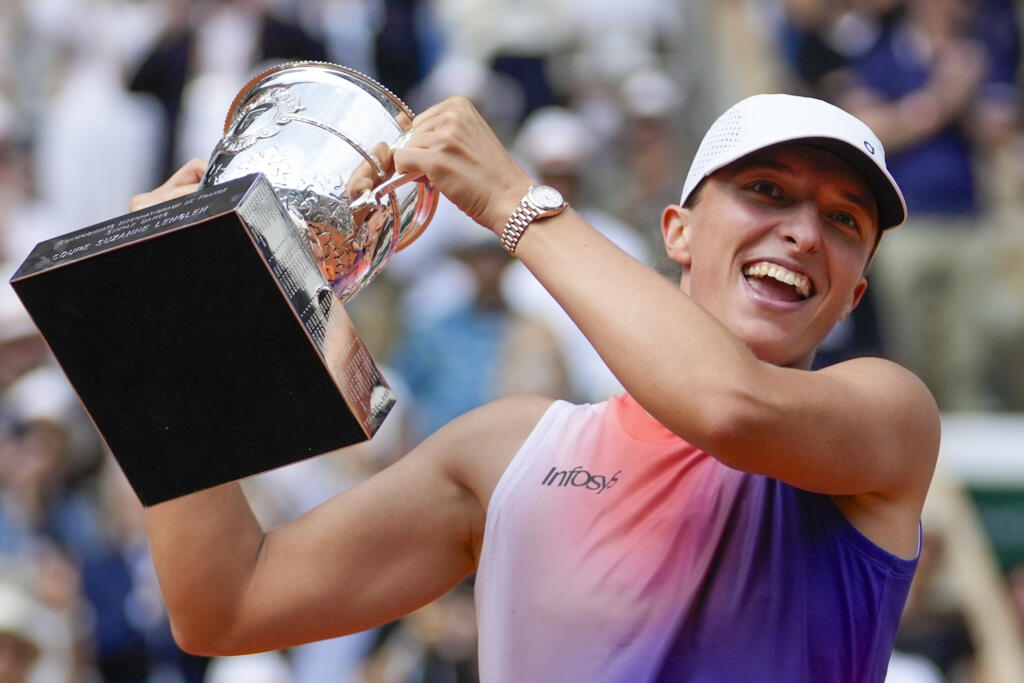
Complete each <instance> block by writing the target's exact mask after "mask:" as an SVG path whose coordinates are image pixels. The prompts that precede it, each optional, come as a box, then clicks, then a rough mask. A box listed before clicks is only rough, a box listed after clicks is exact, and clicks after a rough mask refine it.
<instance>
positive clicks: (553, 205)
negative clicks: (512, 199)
mask: <svg viewBox="0 0 1024 683" xmlns="http://www.w3.org/2000/svg"><path fill="white" fill-rule="evenodd" d="M567 206H569V203H568V202H566V201H565V198H564V197H562V193H561V192H559V191H558V190H556V189H555V188H553V187H551V186H549V185H534V186H532V187H531V188H530V189H529V190H527V191H526V195H525V196H524V197H523V201H521V202H519V206H518V207H516V210H515V211H513V212H512V215H511V216H510V217H509V219H508V221H507V222H506V223H505V229H504V231H503V232H502V233H501V246H503V247H505V251H507V252H508V253H509V254H511V255H512V256H515V255H516V245H518V244H519V239H520V238H521V237H522V236H523V233H524V232H526V229H527V228H528V227H530V224H531V223H533V222H534V221H536V220H539V219H541V218H547V217H548V216H555V215H557V214H560V213H561V212H562V211H564V210H565V208H566V207H567Z"/></svg>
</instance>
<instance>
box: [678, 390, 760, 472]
mask: <svg viewBox="0 0 1024 683" xmlns="http://www.w3.org/2000/svg"><path fill="white" fill-rule="evenodd" d="M765 412H766V411H765V410H764V406H763V403H762V402H761V401H760V400H759V398H758V397H757V396H755V395H753V394H752V393H751V392H749V391H746V390H745V389H738V390H734V391H728V390H727V391H720V392H718V393H717V394H716V395H715V396H714V397H713V398H710V399H709V400H707V401H705V402H704V403H703V405H702V406H701V410H700V416H699V423H700V428H699V430H698V431H699V434H700V438H701V443H695V444H694V445H695V446H697V447H699V448H701V449H702V450H704V451H706V452H707V453H708V454H710V455H712V456H713V457H714V458H715V459H716V460H718V461H719V462H721V463H722V464H724V465H727V466H729V467H731V468H733V469H737V470H743V471H750V461H751V457H750V456H751V455H752V454H754V455H756V453H757V451H758V450H759V449H762V448H765V447H769V446H770V444H769V443H766V439H770V436H768V435H766V434H765V430H764V429H763V427H764V425H765V424H767V423H768V421H767V420H766V418H765Z"/></svg>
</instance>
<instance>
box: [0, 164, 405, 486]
mask: <svg viewBox="0 0 1024 683" xmlns="http://www.w3.org/2000/svg"><path fill="white" fill-rule="evenodd" d="M304 248H305V247H304V245H303V244H302V242H301V239H300V238H299V237H298V233H297V232H296V231H295V230H294V228H293V227H292V225H291V224H290V223H289V222H288V220H287V218H286V217H285V214H284V213H283V210H282V209H281V208H280V204H279V203H278V202H277V200H276V198H274V197H273V194H272V190H270V187H269V184H267V182H266V180H265V179H264V178H263V177H262V176H250V177H247V178H243V179H240V180H236V181H232V182H229V183H225V184H224V185H220V186H217V187H214V188H210V189H209V190H206V191H203V192H200V193H197V194H195V195H192V196H191V197H188V198H185V199H184V200H176V201H175V202H168V203H166V204H162V205H159V206H156V207H152V208H150V209H147V210H145V211H141V212H136V213H135V214H129V215H128V216H127V217H122V218H120V219H115V220H114V221H110V222H109V223H107V224H103V225H101V226H99V227H94V228H90V229H86V230H83V231H79V232H77V233H71V234H70V235H67V236H65V237H64V238H58V239H57V240H51V241H50V242H49V243H43V244H40V245H39V246H37V248H36V249H35V250H34V251H33V252H32V255H30V257H29V259H28V260H26V262H25V264H24V265H23V266H22V268H21V269H20V270H19V271H18V273H17V274H16V275H15V276H14V278H13V279H12V285H13V286H14V288H15V290H16V291H17V293H18V295H19V296H20V297H21V299H22V301H23V302H24V304H25V307H26V308H27V309H28V311H29V313H30V314H31V315H32V318H33V319H34V321H35V323H36V325H37V326H38V327H39V330H40V331H41V332H42V334H43V337H44V338H45V339H46V341H47V343H48V344H49V346H50V348H51V350H52V351H53V354H54V355H55V357H56V358H57V360H58V361H59V363H60V364H61V366H62V368H63V369H64V371H65V373H66V374H67V376H68V379H69V380H70V382H71V384H72V385H73V387H74V388H75V390H76V391H77V393H78V395H79V398H80V399H81V401H82V403H83V404H84V406H85V408H86V410H87V411H88V413H89V415H90V417H91V418H92V420H93V422H94V424H95V425H96V427H97V428H98V430H99V431H100V433H101V435H102V436H103V438H104V440H105V442H106V444H107V446H108V447H109V449H110V451H111V452H112V453H113V454H114V456H115V458H116V459H117V461H118V463H119V464H120V466H121V468H122V469H123V470H124V472H125V474H126V475H127V477H128V480H129V481H130V483H131V485H132V486H133V488H134V489H135V492H136V493H137V494H138V496H139V499H140V500H141V501H142V503H143V504H144V505H147V506H148V505H153V504H155V503H159V502H161V501H165V500H168V499H171V498H175V497H178V496H181V495H183V494H186V493H191V492H193V491H198V490H201V489H205V488H208V487H211V486H214V485H217V484H221V483H224V482H228V481H232V480H236V479H240V478H242V477H246V476H249V475H252V474H255V473H258V472H262V471H265V470H269V469H272V468H276V467H279V466H282V465H285V464H288V463H291V462H294V461H297V460H301V459H304V458H308V457H311V456H314V455H318V454H321V453H325V452H328V451H332V450H336V449H338V448H341V447H343V446H347V445H350V444H352V443H355V442H358V441H362V440H365V439H366V438H368V437H369V436H371V435H372V434H373V432H374V431H375V429H376V428H377V426H379V424H380V422H381V420H383V418H384V416H385V415H386V414H387V411H388V410H389V409H390V407H391V404H392V403H393V401H394V397H393V394H391V392H390V390H389V389H388V388H387V385H386V383H385V382H384V381H383V379H382V378H381V376H380V374H379V372H378V371H377V368H376V366H375V365H374V363H373V360H372V358H371V357H370V355H369V353H368V352H367V351H366V348H365V346H364V345H363V344H362V342H361V340H360V339H359V337H358V335H357V334H356V333H355V330H353V329H352V326H351V323H350V322H349V320H348V318H347V316H346V315H345V313H344V310H343V309H342V307H341V305H340V304H339V303H337V302H336V301H335V300H333V299H332V298H331V297H326V296H324V293H323V291H322V289H321V290H318V289H317V283H319V282H320V279H319V274H318V271H317V270H316V267H315V263H312V260H311V259H310V258H307V256H306V254H305V252H304V251H303V249H304ZM311 266H312V270H311V269H310V268H311Z"/></svg>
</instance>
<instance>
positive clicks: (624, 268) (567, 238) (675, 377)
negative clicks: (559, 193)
mask: <svg viewBox="0 0 1024 683" xmlns="http://www.w3.org/2000/svg"><path fill="white" fill-rule="evenodd" d="M516 256H517V257H518V258H519V259H520V260H521V261H522V262H523V263H524V265H526V266H527V267H528V268H529V269H530V270H531V272H533V274H534V275H535V276H536V277H537V279H538V280H539V281H540V282H541V283H542V284H543V285H544V286H545V288H547V290H548V291H549V292H550V293H551V294H552V295H553V296H554V297H555V299H556V300H558V302H559V303H560V304H561V305H562V307H563V308H564V309H565V310H566V312H567V313H568V314H569V316H570V317H571V318H572V319H573V320H574V321H575V323H576V324H577V325H578V326H579V328H580V329H581V331H582V332H583V333H584V334H585V335H586V336H587V338H588V339H589V340H590V342H591V343H592V344H593V345H594V347H595V349H596V350H597V351H598V353H599V354H600V355H601V357H602V358H603V360H604V361H605V363H606V364H607V365H608V367H609V368H610V369H611V370H612V372H613V373H614V374H615V375H616V377H617V378H618V379H619V381H620V382H621V383H622V385H623V386H624V387H625V388H626V389H627V390H628V391H629V392H630V394H631V395H633V397H634V398H636V399H637V400H638V401H639V402H640V404H641V405H643V406H644V407H645V408H646V409H647V410H648V411H649V412H650V413H651V414H652V415H654V416H655V417H656V418H658V419H659V420H660V421H661V422H662V423H663V424H665V425H666V426H667V427H669V428H670V429H672V430H673V431H676V432H677V433H679V434H681V435H685V436H686V438H688V439H690V440H693V441H694V442H695V443H696V442H699V441H701V440H702V437H703V438H705V439H706V438H709V437H712V438H713V437H714V435H715V434H717V433H718V432H719V431H720V429H721V428H722V425H721V422H723V421H724V418H725V417H727V416H728V415H729V414H730V413H732V412H733V410H734V409H733V408H732V407H730V406H735V405H739V402H737V398H740V397H741V396H742V395H743V394H744V393H746V392H747V391H748V390H749V389H750V387H751V386H752V385H753V384H754V383H755V381H756V377H757V376H758V373H759V371H760V365H762V364H760V363H759V362H758V361H757V359H756V358H755V357H754V355H753V353H752V352H751V351H750V349H749V348H748V347H747V346H746V345H745V344H744V343H743V342H742V341H741V340H740V339H739V338H738V337H736V336H735V335H734V334H733V333H732V332H730V331H729V330H728V329H727V328H726V327H725V326H724V325H722V324H721V323H720V322H719V321H718V320H716V319H715V318H714V317H713V316H711V315H710V314H709V313H708V312H707V311H705V310H704V309H703V308H702V307H701V306H700V305H698V304H697V303H696V302H694V301H693V300H692V299H691V298H690V297H689V296H687V295H685V294H684V293H683V292H681V291H680V290H679V288H678V286H677V285H675V284H673V283H671V282H669V281H668V280H667V279H665V278H664V277H662V276H661V275H659V274H658V273H656V272H654V271H653V270H651V269H650V268H648V267H647V266H645V265H644V264H641V263H639V262H637V261H635V260H634V259H632V258H631V257H630V256H629V255H628V254H626V253H624V252H622V251H621V250H620V249H618V248H617V247H616V246H615V245H614V244H613V243H611V242H610V241H609V240H607V239H606V238H604V237H603V236H602V235H601V234H600V233H599V232H597V231H596V230H594V229H593V228H591V227H590V226H588V225H587V224H586V223H585V222H584V221H583V220H582V219H581V218H580V217H579V216H578V215H577V214H575V213H574V212H571V211H567V212H565V213H563V214H562V215H560V216H558V217H555V218H551V219H547V220H545V221H543V222H540V223H537V224H535V225H533V226H531V227H530V228H529V229H528V230H527V231H526V233H525V234H524V236H523V238H522V240H521V241H520V243H519V246H518V248H517V250H516ZM696 445H708V444H707V443H703V444H701V443H696Z"/></svg>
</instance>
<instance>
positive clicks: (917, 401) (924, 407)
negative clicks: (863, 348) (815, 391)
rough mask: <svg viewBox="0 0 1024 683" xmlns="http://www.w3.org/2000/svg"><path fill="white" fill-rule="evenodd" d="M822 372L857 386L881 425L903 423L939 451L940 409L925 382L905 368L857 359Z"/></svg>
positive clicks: (869, 358) (927, 444) (873, 360)
mask: <svg viewBox="0 0 1024 683" xmlns="http://www.w3.org/2000/svg"><path fill="white" fill-rule="evenodd" d="M820 372H822V373H825V374H828V375H831V376H832V377H835V378H837V379H840V380H842V381H844V382H846V383H849V384H850V385H853V386H855V387H856V388H857V389H858V391H859V393H860V394H861V395H862V396H864V398H865V400H867V401H870V402H871V403H872V404H873V405H874V407H875V409H874V411H873V413H874V414H875V416H876V417H879V418H882V421H881V422H880V426H883V427H884V426H886V425H892V424H902V425H903V426H904V427H914V428H917V429H918V430H920V431H918V433H917V437H918V440H921V437H930V438H926V439H924V444H923V445H924V446H926V447H928V448H930V449H931V450H935V451H937V450H938V440H939V408H938V406H937V405H936V403H935V399H934V397H933V396H932V393H931V391H930V390H929V389H928V387H927V386H925V384H924V382H922V381H921V379H920V378H919V377H918V376H917V375H915V374H914V373H912V372H911V371H910V370H907V369H906V368H904V367H903V366H901V365H898V364H896V363H893V362H892V361H889V360H885V359H884V358H872V357H865V358H854V359H852V360H848V361H845V362H842V363H837V364H836V365H833V366H829V367H827V368H824V369H823V370H820Z"/></svg>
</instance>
